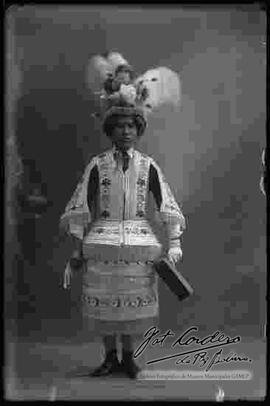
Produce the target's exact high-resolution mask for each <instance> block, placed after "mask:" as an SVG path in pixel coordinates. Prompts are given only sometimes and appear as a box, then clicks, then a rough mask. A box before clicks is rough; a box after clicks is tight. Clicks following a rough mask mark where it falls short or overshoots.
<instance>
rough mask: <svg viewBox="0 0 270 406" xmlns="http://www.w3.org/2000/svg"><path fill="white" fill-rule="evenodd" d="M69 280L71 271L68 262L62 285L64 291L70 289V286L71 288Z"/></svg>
mask: <svg viewBox="0 0 270 406" xmlns="http://www.w3.org/2000/svg"><path fill="white" fill-rule="evenodd" d="M71 278H72V269H71V266H70V263H69V261H68V262H67V265H66V269H65V272H64V283H63V288H64V289H68V288H70V286H71Z"/></svg>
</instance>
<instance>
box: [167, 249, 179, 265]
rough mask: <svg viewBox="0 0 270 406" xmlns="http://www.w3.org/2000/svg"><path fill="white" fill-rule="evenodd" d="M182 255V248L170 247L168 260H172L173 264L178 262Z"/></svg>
mask: <svg viewBox="0 0 270 406" xmlns="http://www.w3.org/2000/svg"><path fill="white" fill-rule="evenodd" d="M182 256H183V253H182V250H181V248H180V247H172V248H170V249H169V251H168V257H169V260H170V261H172V262H173V263H174V264H176V262H178V261H179V260H180V259H181V258H182Z"/></svg>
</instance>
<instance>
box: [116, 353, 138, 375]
mask: <svg viewBox="0 0 270 406" xmlns="http://www.w3.org/2000/svg"><path fill="white" fill-rule="evenodd" d="M120 368H121V370H122V371H124V372H125V373H126V374H127V376H128V377H129V378H131V379H136V378H137V376H138V374H139V372H140V370H141V369H140V368H139V367H138V365H137V364H136V363H135V362H134V361H133V358H131V357H130V358H127V359H125V358H124V359H123V360H122V362H121V364H120Z"/></svg>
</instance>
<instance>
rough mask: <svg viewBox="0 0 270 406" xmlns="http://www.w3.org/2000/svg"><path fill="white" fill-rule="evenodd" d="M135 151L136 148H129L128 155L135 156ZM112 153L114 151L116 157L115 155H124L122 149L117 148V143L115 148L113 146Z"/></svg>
mask: <svg viewBox="0 0 270 406" xmlns="http://www.w3.org/2000/svg"><path fill="white" fill-rule="evenodd" d="M134 151H135V150H134V148H129V149H128V150H127V153H128V155H129V157H130V158H131V159H132V158H133V157H134ZM112 153H113V156H114V157H115V156H121V157H122V153H121V151H120V150H119V149H117V148H116V146H115V145H114V146H113V148H112Z"/></svg>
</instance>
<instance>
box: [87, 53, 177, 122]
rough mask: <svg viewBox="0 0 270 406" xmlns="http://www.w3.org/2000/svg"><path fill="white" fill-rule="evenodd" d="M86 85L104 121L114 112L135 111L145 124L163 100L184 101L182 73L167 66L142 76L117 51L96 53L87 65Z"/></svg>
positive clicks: (128, 112)
mask: <svg viewBox="0 0 270 406" xmlns="http://www.w3.org/2000/svg"><path fill="white" fill-rule="evenodd" d="M86 81H87V85H88V87H89V88H90V89H91V91H92V92H93V93H94V94H95V96H97V101H98V105H99V106H98V107H99V113H94V114H95V115H98V116H100V117H101V118H102V120H103V123H104V122H105V121H106V120H107V119H108V117H110V116H112V115H115V114H124V115H135V116H137V117H140V119H141V120H142V121H143V122H144V124H145V125H146V123H147V118H148V116H149V114H151V113H152V112H154V111H155V110H157V109H158V108H159V107H160V106H161V105H163V104H171V105H173V106H178V105H179V104H180V101H181V83H180V78H179V75H178V74H177V73H176V72H174V71H172V70H171V69H169V68H166V67H158V68H154V69H150V70H147V71H146V72H145V73H144V74H143V75H140V76H139V77H136V76H135V72H134V70H133V68H132V67H131V66H130V65H129V63H128V62H127V60H126V59H124V58H123V56H122V55H121V54H120V53H118V52H110V53H109V54H108V55H107V57H104V56H101V55H96V56H94V57H92V58H91V59H90V61H89V64H88V66H87V77H86Z"/></svg>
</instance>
